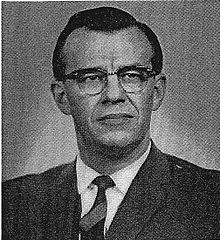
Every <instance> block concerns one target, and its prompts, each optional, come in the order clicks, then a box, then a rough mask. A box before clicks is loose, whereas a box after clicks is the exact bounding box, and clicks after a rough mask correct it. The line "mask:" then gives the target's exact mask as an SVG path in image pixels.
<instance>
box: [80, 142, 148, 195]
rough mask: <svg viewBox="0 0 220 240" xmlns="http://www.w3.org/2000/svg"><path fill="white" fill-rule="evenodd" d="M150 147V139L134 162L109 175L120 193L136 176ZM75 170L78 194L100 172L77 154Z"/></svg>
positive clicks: (125, 189) (89, 184) (84, 189)
mask: <svg viewBox="0 0 220 240" xmlns="http://www.w3.org/2000/svg"><path fill="white" fill-rule="evenodd" d="M150 148H151V141H150V142H149V145H148V148H147V150H146V152H145V153H144V154H143V155H142V156H141V157H140V158H139V159H138V160H137V161H135V162H134V163H132V164H130V165H129V166H127V167H126V168H123V169H121V170H119V171H117V172H115V173H113V174H112V175H110V177H111V178H112V179H113V181H114V182H115V184H116V188H118V190H119V191H120V192H121V193H122V194H126V192H127V190H128V188H129V186H130V185H131V182H132V181H133V179H134V177H135V176H136V174H137V172H138V170H139V169H140V167H141V166H142V164H143V163H144V161H145V160H146V158H147V156H148V154H149V152H150ZM76 172H77V187H78V192H79V194H82V193H83V192H84V191H86V189H87V188H89V187H91V182H92V181H93V180H94V179H95V178H96V177H98V176H100V175H101V174H100V173H98V172H96V171H95V170H93V169H92V168H90V167H88V166H86V165H85V163H84V162H83V161H82V159H81V158H80V155H78V156H77V161H76Z"/></svg>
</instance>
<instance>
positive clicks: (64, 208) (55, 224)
mask: <svg viewBox="0 0 220 240" xmlns="http://www.w3.org/2000/svg"><path fill="white" fill-rule="evenodd" d="M80 213H81V204H80V196H79V194H78V191H77V178H76V170H75V163H74V164H70V165H68V166H67V167H66V168H65V169H64V171H63V172H62V173H61V175H60V176H59V178H58V179H57V180H56V183H55V184H53V185H52V187H51V188H50V190H49V191H48V200H47V202H46V203H45V205H44V208H43V229H44V232H43V239H44V240H45V239H48V240H49V239H51V240H52V239H53V240H55V239H66V240H67V239H71V240H74V239H78V234H79V233H78V226H79V223H78V221H79V219H80Z"/></svg>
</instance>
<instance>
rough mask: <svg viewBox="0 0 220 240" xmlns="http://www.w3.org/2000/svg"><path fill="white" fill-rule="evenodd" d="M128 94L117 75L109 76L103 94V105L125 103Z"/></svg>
mask: <svg viewBox="0 0 220 240" xmlns="http://www.w3.org/2000/svg"><path fill="white" fill-rule="evenodd" d="M125 98H126V94H125V92H124V90H123V88H122V87H121V86H120V84H119V81H118V77H117V75H116V74H114V75H109V76H108V82H107V86H106V89H105V91H104V92H103V103H112V104H117V103H121V102H125Z"/></svg>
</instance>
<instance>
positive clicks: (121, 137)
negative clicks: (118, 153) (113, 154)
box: [98, 131, 139, 148]
mask: <svg viewBox="0 0 220 240" xmlns="http://www.w3.org/2000/svg"><path fill="white" fill-rule="evenodd" d="M138 140H139V139H138V138H137V136H135V134H134V133H132V132H126V131H114V132H109V133H106V134H104V135H102V136H101V137H100V138H99V140H98V141H99V142H100V145H104V146H105V147H107V148H108V147H109V148H111V147H114V148H124V147H127V146H129V145H133V144H135V142H138Z"/></svg>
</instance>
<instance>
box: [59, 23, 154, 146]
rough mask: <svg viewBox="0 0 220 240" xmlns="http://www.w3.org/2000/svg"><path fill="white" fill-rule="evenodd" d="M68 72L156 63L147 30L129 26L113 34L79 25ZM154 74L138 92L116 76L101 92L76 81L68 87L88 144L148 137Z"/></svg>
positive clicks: (69, 48)
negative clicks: (90, 91)
mask: <svg viewBox="0 0 220 240" xmlns="http://www.w3.org/2000/svg"><path fill="white" fill-rule="evenodd" d="M63 51H64V56H65V61H66V71H65V74H69V73H71V72H73V71H76V70H79V69H89V68H99V69H103V70H106V71H108V72H109V73H113V72H116V71H117V70H118V69H119V68H123V67H126V66H133V65H140V66H145V67H149V68H151V67H152V66H151V61H150V59H151V57H152V54H153V52H152V47H151V45H150V43H149V41H148V40H147V38H146V36H145V35H144V33H142V32H141V31H140V30H138V29H137V28H135V27H133V28H129V29H125V30H121V31H116V32H113V33H109V34H107V33H103V32H97V31H90V30H86V29H84V28H81V29H77V30H75V31H73V33H72V34H71V35H70V36H69V37H68V39H67V41H66V44H65V46H64V49H63ZM154 85H155V78H154V77H151V78H149V79H148V83H147V85H146V87H145V89H144V90H143V91H142V92H139V93H126V92H125V91H124V89H123V88H122V87H121V86H120V84H119V82H118V78H117V75H116V74H114V75H110V76H108V83H107V85H106V88H105V89H104V90H103V91H102V92H101V93H99V94H97V95H88V94H85V93H82V92H81V91H80V89H79V87H78V85H77V83H76V81H74V80H67V81H66V82H65V91H66V95H67V99H68V102H69V106H70V111H71V115H72V116H73V119H74V123H75V129H76V132H77V134H78V136H79V135H80V136H81V137H82V138H83V139H84V140H85V141H87V142H88V143H90V144H92V143H96V144H104V145H107V146H118V147H123V146H126V145H128V144H135V143H138V142H141V141H142V140H144V139H145V138H148V137H149V128H150V119H151V113H152V106H153V96H154Z"/></svg>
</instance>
